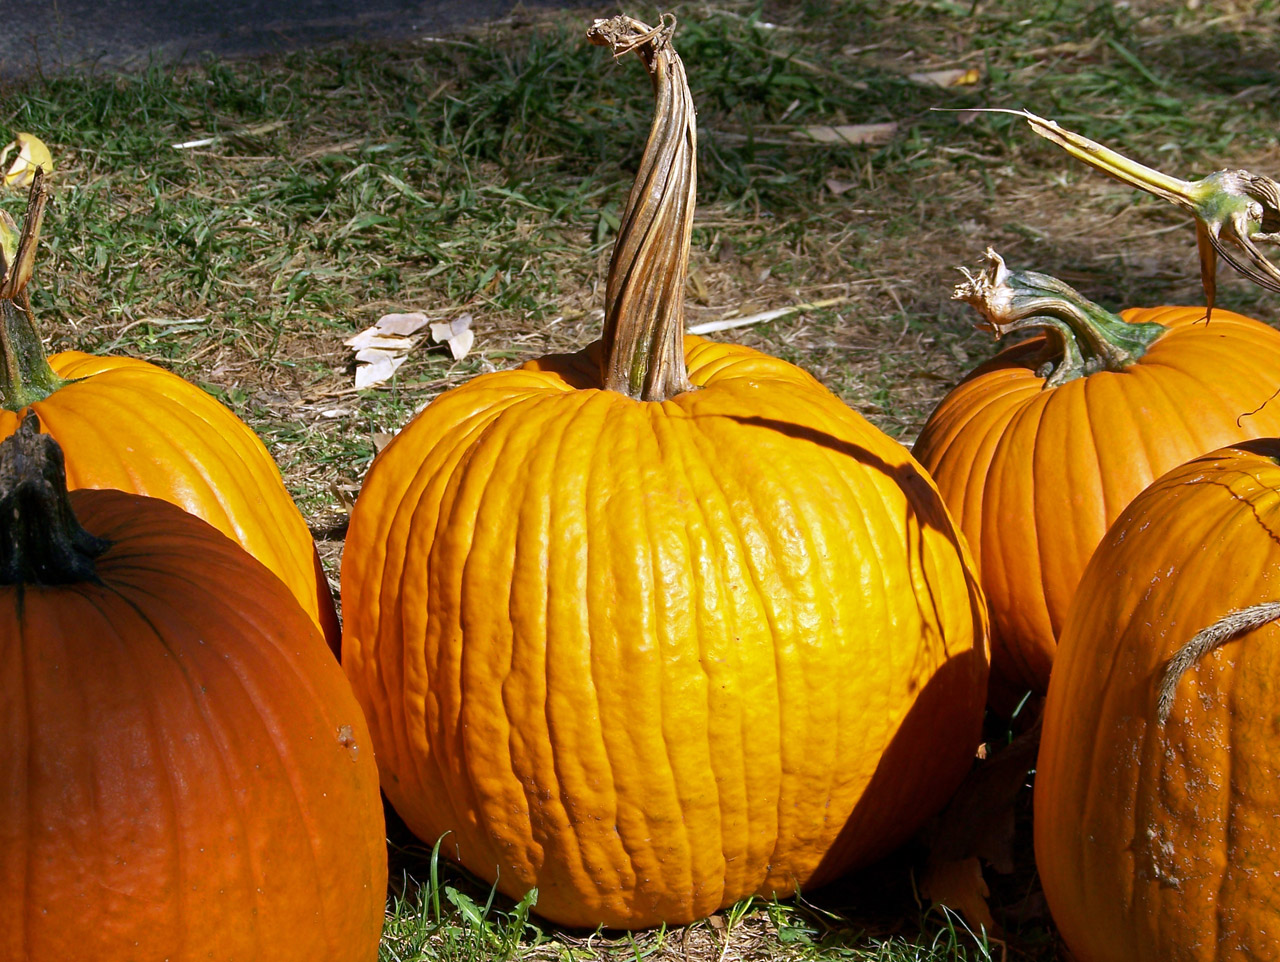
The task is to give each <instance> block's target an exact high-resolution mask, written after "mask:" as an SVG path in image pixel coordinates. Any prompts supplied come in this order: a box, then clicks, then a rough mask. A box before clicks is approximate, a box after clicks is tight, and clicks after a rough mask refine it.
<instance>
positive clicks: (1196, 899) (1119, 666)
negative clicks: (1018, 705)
mask: <svg viewBox="0 0 1280 962" xmlns="http://www.w3.org/2000/svg"><path fill="white" fill-rule="evenodd" d="M1217 322H1218V311H1216V310H1215V311H1214V320H1213V323H1214V324H1217ZM1278 464H1280V440H1277V439H1274V438H1269V439H1265V440H1261V441H1251V442H1246V443H1245V444H1242V445H1238V446H1236V447H1233V448H1229V449H1223V450H1219V451H1216V452H1213V453H1212V454H1210V455H1207V456H1203V457H1200V458H1198V459H1196V460H1194V461H1192V462H1190V463H1188V464H1186V465H1183V466H1180V467H1178V468H1176V469H1174V470H1173V471H1171V472H1169V473H1168V474H1166V475H1164V476H1163V477H1162V478H1160V479H1159V480H1158V481H1157V482H1156V483H1154V484H1153V485H1152V486H1151V487H1149V488H1148V489H1147V490H1146V491H1144V492H1143V493H1142V494H1141V495H1140V496H1139V497H1137V498H1136V499H1135V500H1134V501H1133V503H1132V504H1130V505H1129V507H1128V508H1127V509H1126V510H1125V511H1124V512H1123V513H1122V515H1121V517H1120V518H1119V520H1117V522H1116V523H1115V525H1113V526H1112V528H1111V529H1110V531H1108V533H1107V534H1106V537H1105V538H1104V540H1103V541H1102V543H1101V544H1100V545H1099V547H1098V550H1097V553H1096V554H1095V555H1094V557H1093V560H1092V561H1091V562H1090V563H1089V566H1088V569H1087V570H1086V572H1085V574H1084V577H1083V579H1082V581H1081V583H1080V590H1079V592H1078V594H1077V600H1076V602H1075V604H1074V605H1072V607H1071V611H1070V614H1069V616H1068V618H1067V622H1066V625H1065V627H1064V629H1063V633H1062V642H1061V647H1060V649H1059V653H1058V660H1057V664H1056V665H1055V667H1054V671H1053V678H1052V681H1051V682H1050V685H1049V694H1048V699H1047V701H1046V706H1045V715H1044V731H1043V740H1042V742H1041V747H1040V756H1039V762H1038V764H1037V774H1036V783H1035V849H1036V862H1037V865H1038V867H1039V872H1040V878H1041V881H1042V882H1043V885H1044V891H1045V895H1046V897H1047V898H1048V902H1049V907H1050V909H1051V910H1052V912H1053V917H1054V920H1055V921H1056V922H1057V924H1058V926H1059V928H1060V930H1061V932H1062V935H1063V937H1064V938H1065V940H1066V942H1067V944H1068V945H1069V946H1070V948H1071V951H1072V952H1073V953H1074V957H1075V958H1077V959H1078V960H1079V962H1112V960H1114V962H1121V960H1123V962H1157V960H1158V962H1192V960H1194V962H1209V960H1214V962H1225V960H1229V959H1230V960H1245V959H1274V958H1277V957H1280V888H1277V886H1276V878H1277V876H1278V875H1280V827H1278V826H1280V763H1278V762H1277V757H1276V752H1275V719H1276V717H1277V715H1278V714H1280V696H1278V694H1277V689H1276V684H1275V679H1276V677H1277V674H1280V626H1278V625H1276V624H1274V623H1273V624H1270V625H1267V626H1264V627H1261V628H1258V629H1256V630H1254V631H1251V632H1249V633H1247V634H1244V635H1242V636H1240V637H1239V638H1236V639H1235V640H1232V641H1229V642H1227V643H1226V644H1225V645H1223V646H1222V647H1221V648H1219V649H1217V650H1216V651H1214V652H1212V653H1210V654H1208V655H1207V656H1205V657H1204V658H1203V659H1201V660H1200V661H1199V662H1198V663H1197V664H1195V665H1194V666H1193V667H1192V668H1191V669H1190V670H1188V671H1187V673H1186V674H1185V675H1184V676H1183V677H1182V678H1181V680H1180V681H1179V682H1178V684H1177V687H1176V689H1175V697H1174V701H1173V703H1172V710H1171V713H1170V716H1169V718H1168V720H1167V721H1165V722H1164V723H1163V724H1160V723H1159V722H1158V720H1157V715H1156V703H1157V698H1156V695H1157V684H1158V682H1159V681H1160V679H1161V676H1162V675H1163V673H1164V671H1165V666H1166V664H1167V663H1168V661H1169V659H1170V657H1171V656H1172V655H1173V653H1174V652H1175V651H1177V650H1178V649H1179V648H1180V647H1181V646H1182V645H1183V644H1184V643H1186V642H1187V641H1189V640H1190V638H1191V637H1192V636H1193V635H1195V634H1196V633H1197V632H1199V631H1200V630H1201V629H1203V628H1205V627H1207V626H1209V625H1211V624H1213V623H1214V622H1217V621H1218V620H1219V619H1221V618H1223V616H1225V615H1227V614H1228V613H1230V612H1232V611H1234V610H1237V609H1241V608H1246V607H1249V606H1251V605H1255V604H1258V603H1260V602H1273V601H1276V600H1280V537H1278V536H1280V466H1278Z"/></svg>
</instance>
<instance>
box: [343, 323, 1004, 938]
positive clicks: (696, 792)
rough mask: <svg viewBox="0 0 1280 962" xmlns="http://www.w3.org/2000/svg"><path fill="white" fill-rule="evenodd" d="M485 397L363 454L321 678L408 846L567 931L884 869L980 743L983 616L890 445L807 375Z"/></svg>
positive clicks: (445, 408) (786, 369) (524, 389)
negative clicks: (340, 672)
mask: <svg viewBox="0 0 1280 962" xmlns="http://www.w3.org/2000/svg"><path fill="white" fill-rule="evenodd" d="M684 354H685V363H686V365H687V368H688V376H689V379H690V381H691V382H692V383H693V385H694V388H695V389H694V390H690V391H686V392H684V393H681V394H678V395H676V396H675V397H673V398H671V399H669V400H666V401H661V402H645V401H638V400H634V399H632V398H630V397H627V396H625V395H623V394H620V393H617V392H615V391H608V390H601V389H599V386H598V385H599V381H600V376H601V375H600V370H601V359H600V351H599V344H598V343H597V344H596V345H593V346H592V348H590V349H588V350H587V351H584V352H582V353H579V354H574V355H567V356H564V355H562V356H553V357H547V358H543V359H540V360H537V361H533V362H530V363H528V364H526V365H524V366H523V367H522V368H520V369H518V370H513V371H505V372H498V373H492V374H486V375H482V376H479V377H477V378H475V379H473V380H472V381H470V382H468V383H466V384H464V385H462V386H461V387H458V388H455V389H453V390H451V391H449V392H447V393H445V394H443V395H442V396H440V397H439V398H437V399H436V400H435V401H433V402H432V403H431V404H430V405H429V406H428V407H427V408H426V409H425V410H424V411H423V412H422V413H421V414H420V415H419V416H418V417H417V418H416V419H415V420H413V421H412V422H411V423H410V424H409V425H408V426H407V427H406V428H405V429H404V430H403V431H402V432H401V433H400V434H399V435H398V436H397V437H396V438H395V440H393V441H392V443H391V444H390V445H388V446H387V447H386V448H385V449H384V450H383V451H382V452H381V453H380V454H379V456H378V457H377V459H376V461H375V462H374V464H373V466H372V468H371V469H370V471H369V474H368V476H367V478H366V480H365V483H364V486H363V488H362V491H361V493H360V496H359V498H358V500H357V503H356V506H355V508H354V510H353V511H352V514H351V524H350V529H349V532H348V536H347V542H346V547H345V551H344V556H343V567H342V591H343V598H344V604H345V609H346V612H347V614H346V621H345V630H344V636H343V653H342V660H343V664H344V667H345V669H346V671H347V673H348V676H349V677H350V679H351V682H352V686H353V688H354V689H355V692H356V697H357V698H358V699H359V700H360V702H361V704H362V706H363V707H364V709H365V712H366V716H367V717H368V719H369V723H370V730H371V733H372V736H373V739H374V746H375V751H376V755H377V759H378V765H379V768H380V769H381V772H382V781H383V789H384V791H385V793H386V794H387V796H388V798H389V799H390V801H391V802H392V804H393V805H394V806H395V809H396V811H397V812H398V813H399V814H400V816H401V817H402V818H403V819H404V820H405V822H406V823H407V824H408V826H409V827H410V828H411V829H412V830H413V831H414V832H415V833H416V834H417V835H418V836H419V837H421V838H423V839H426V840H434V839H436V838H438V837H440V836H441V835H442V834H444V833H445V832H448V833H450V834H449V835H448V836H447V837H446V838H445V840H444V850H445V851H446V852H447V853H448V854H449V855H450V856H451V857H456V858H458V859H459V860H460V861H461V862H462V863H463V864H464V865H465V866H467V867H468V868H469V869H470V870H471V871H473V872H474V873H476V874H478V875H480V876H481V877H483V878H485V879H487V880H489V881H493V880H495V879H496V882H497V885H498V887H499V888H500V889H501V890H502V891H503V892H505V893H506V894H508V895H510V896H512V897H513V898H519V897H520V896H522V895H523V894H524V893H525V892H526V891H527V890H528V889H530V888H532V887H534V886H536V887H537V889H538V901H537V905H536V911H537V912H539V913H540V914H542V915H544V916H545V917H547V918H549V919H552V920H553V921H556V922H559V923H562V924H566V925H573V926H589V927H595V926H598V925H604V926H607V927H626V928H636V927H641V926H647V925H652V924H656V923H659V922H666V923H668V924H683V923H686V922H689V921H691V920H694V919H697V918H700V917H703V916H706V915H708V914H709V913H711V912H713V911H715V910H716V909H718V908H720V907H723V906H726V905H728V904H731V903H732V902H734V901H736V900H738V899H740V898H743V897H745V896H747V895H750V894H752V893H760V894H763V895H766V896H771V895H774V894H777V895H779V896H781V895H786V894H788V893H790V892H792V891H793V890H794V889H795V888H796V886H797V885H799V886H801V887H804V888H812V887H814V886H816V885H820V884H822V883H823V882H825V881H827V880H829V879H831V878H833V877H834V876H836V875H838V874H840V873H841V872H842V871H844V870H845V869H847V868H849V867H851V866H854V865H857V864H862V863H865V862H868V861H870V860H871V859H874V858H875V857H877V856H879V855H881V854H883V853H885V852H887V851H888V850H890V849H892V848H893V847H894V846H895V845H897V844H898V843H900V842H901V841H903V840H904V839H905V838H906V837H907V836H909V835H910V834H911V833H912V832H914V831H915V830H916V829H917V828H918V827H919V826H920V824H921V823H922V822H923V821H924V820H925V819H927V818H928V817H929V816H930V815H932V814H933V813H935V812H936V811H937V810H938V809H939V808H941V806H942V805H943V804H944V803H945V802H946V800H947V798H948V797H949V795H950V793H951V792H952V791H953V790H954V788H955V787H956V785H957V784H958V783H959V781H960V780H961V778H962V777H963V776H964V774H965V773H966V772H967V770H968V769H969V766H970V762H971V760H972V758H973V754H974V749H975V748H976V746H977V743H978V740H979V735H980V727H981V721H982V714H983V702H984V699H985V678H986V670H987V655H986V646H985V623H984V617H985V609H984V605H983V602H982V599H981V596H980V593H979V591H978V589H977V586H976V582H975V579H974V577H973V575H972V573H971V570H970V564H969V560H968V557H967V553H966V551H965V549H964V547H963V546H962V543H961V541H960V539H959V538H958V537H957V535H956V533H955V531H954V528H953V526H952V524H951V521H950V519H949V517H948V515H947V512H946V509H945V506H944V505H943V503H942V501H941V499H940V498H939V497H938V494H937V492H936V490H935V488H934V487H933V485H932V484H931V482H930V481H929V479H928V478H927V476H926V475H925V474H924V472H922V471H921V470H920V468H919V467H918V465H917V464H916V463H915V462H914V461H913V460H912V459H911V456H910V455H909V454H908V452H907V451H906V450H905V449H904V448H902V446H901V445H899V444H898V443H897V442H895V441H892V440H891V439H889V438H888V437H887V436H885V435H883V434H882V433H881V432H879V431H877V430H876V429H875V428H873V427H872V426H871V425H869V424H868V423H867V422H866V421H865V420H864V419H863V418H861V417H860V416H859V415H857V414H856V413H854V412H853V411H852V410H850V409H849V408H848V407H847V406H845V405H844V404H843V403H842V402H841V401H839V399H837V398H836V397H835V396H834V395H832V394H831V393H830V392H829V391H827V390H826V389H825V388H823V387H822V386H821V385H820V384H819V383H818V382H817V381H815V380H814V379H813V378H812V377H811V376H809V375H808V374H805V373H804V372H803V371H801V370H799V369H798V368H795V367H793V366H792V365H790V364H787V363H786V362H783V361H780V360H777V359H775V358H771V357H768V356H766V355H763V354H760V353H758V352H755V351H752V350H750V349H747V348H743V347H736V346H732V345H725V344H716V343H712V342H709V341H704V340H702V339H700V338H696V337H687V338H685V340H684Z"/></svg>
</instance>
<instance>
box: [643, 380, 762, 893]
mask: <svg viewBox="0 0 1280 962" xmlns="http://www.w3.org/2000/svg"><path fill="white" fill-rule="evenodd" d="M690 367H692V365H690ZM690 374H691V379H692V375H693V371H692V370H691V371H690ZM695 383H696V381H695ZM649 413H650V418H649V421H650V423H651V425H654V430H655V432H656V431H657V430H658V426H659V425H660V426H661V429H662V430H663V431H664V432H666V433H668V434H669V435H670V436H669V437H668V438H667V441H666V443H665V444H662V447H663V450H664V458H663V465H664V467H666V468H667V469H668V470H667V471H666V474H667V476H668V477H670V476H671V470H670V469H671V468H672V467H674V468H675V469H676V470H678V472H679V479H680V485H681V487H682V488H683V489H684V490H686V491H687V492H688V493H689V495H690V498H689V505H690V508H691V510H692V512H693V515H692V517H686V519H685V524H684V529H685V542H686V545H685V546H686V548H687V553H688V556H687V561H688V563H689V567H690V570H696V571H698V572H699V574H702V575H704V576H703V577H698V578H693V579H691V582H692V583H691V586H690V589H691V590H690V594H691V596H692V601H693V604H692V608H693V611H694V612H695V613H696V615H697V621H698V624H699V630H698V631H697V641H698V667H699V668H700V670H701V672H702V676H703V680H704V693H705V698H704V700H703V708H704V711H705V715H706V723H707V749H708V756H709V757H708V760H707V762H708V766H709V769H710V772H711V778H710V781H711V784H712V786H713V787H714V794H715V798H714V802H713V803H712V804H709V805H708V809H709V810H710V811H712V812H714V813H715V814H716V823H717V824H716V827H717V834H718V837H719V839H720V841H719V847H718V854H717V860H718V865H719V870H718V872H716V873H713V874H712V875H711V876H710V877H708V878H707V879H706V880H705V882H706V883H710V884H713V885H717V886H718V889H717V891H716V892H715V895H714V897H708V898H707V899H706V901H707V902H709V903H710V902H714V903H715V906H719V905H720V903H721V901H722V900H723V898H724V894H725V892H726V891H733V892H734V893H737V892H739V891H743V892H746V891H750V890H751V888H754V884H751V885H750V887H749V888H747V887H744V885H745V884H746V883H747V882H748V880H747V878H746V876H745V875H744V876H742V877H740V878H737V877H735V874H734V872H733V871H732V866H731V864H730V863H731V862H739V863H740V864H741V866H742V868H743V869H745V870H751V869H752V865H751V859H750V854H751V853H750V838H751V832H752V819H751V818H750V812H749V811H748V810H747V808H746V807H745V806H742V805H741V800H742V799H745V798H747V797H749V794H750V793H749V792H748V790H747V784H746V772H745V766H743V767H742V769H740V770H735V771H733V772H732V773H730V772H729V771H727V770H726V769H725V767H724V765H725V764H726V763H727V762H729V761H731V760H732V759H734V758H735V757H738V758H740V757H741V751H740V750H739V751H736V752H734V751H730V752H720V751H717V748H718V747H719V743H720V742H722V740H723V738H722V736H721V735H720V734H718V732H717V726H716V721H717V719H718V718H719V717H720V716H721V715H722V714H723V710H721V709H717V707H716V704H715V701H714V700H713V694H714V687H715V685H716V676H715V674H714V673H713V671H712V670H711V669H710V668H709V663H710V662H711V660H712V657H713V656H712V654H711V652H710V650H709V644H710V642H711V639H710V638H709V637H708V635H709V632H707V631H705V630H702V629H701V626H702V625H703V624H705V615H706V613H707V610H708V604H707V599H708V598H710V599H711V608H712V609H713V610H720V611H724V612H725V615H724V622H725V624H724V631H725V633H726V634H727V633H728V632H730V631H732V630H734V629H735V628H736V618H735V617H734V616H733V612H732V610H731V606H732V603H731V601H730V600H729V594H730V592H729V589H728V585H727V584H726V583H725V566H726V565H727V564H729V563H730V557H731V554H732V552H731V551H726V549H725V546H724V545H717V544H716V543H715V542H716V539H715V537H714V536H713V534H712V532H714V531H724V532H725V533H726V535H727V534H728V531H727V529H726V525H725V524H723V523H721V524H717V523H715V522H714V521H713V519H712V517H711V515H710V514H709V507H710V506H709V504H708V503H707V502H708V500H709V499H710V498H711V497H712V496H713V495H714V496H715V497H716V499H717V501H719V502H720V504H719V507H718V512H717V513H718V514H721V515H722V516H723V515H728V514H729V512H728V510H727V507H728V506H727V505H726V504H724V503H723V502H724V492H723V489H722V487H721V485H720V484H719V481H718V479H716V478H715V477H714V472H713V471H710V470H707V471H706V476H705V477H702V478H699V477H698V468H699V466H700V465H701V466H703V467H704V468H705V467H706V466H707V465H708V462H707V460H706V458H705V457H703V456H701V454H700V456H699V457H697V458H691V457H689V456H688V455H687V454H686V452H687V451H688V450H689V449H690V447H692V446H693V445H696V444H697V442H698V440H699V439H701V437H702V432H701V430H700V427H699V425H698V423H697V421H696V417H697V415H696V414H695V413H694V412H693V411H691V410H688V409H687V408H686V407H685V406H684V405H680V404H677V403H676V402H674V401H672V402H667V403H666V404H664V405H663V407H662V408H658V409H650V412H649ZM691 521H692V522H694V531H693V533H692V534H691V533H690V530H689V529H690V522H691ZM737 550H738V551H740V550H741V540H740V537H739V539H738V548H737ZM708 574H709V575H710V577H711V579H712V581H713V587H712V590H711V591H710V592H708V591H707V588H706V581H707V579H706V577H705V575H708ZM733 654H734V656H735V657H736V655H737V652H736V651H734V652H733ZM733 715H734V718H735V720H736V726H734V727H735V728H736V745H735V746H734V747H735V748H737V747H739V746H742V745H745V744H747V742H748V739H747V733H746V730H745V728H744V724H745V719H744V717H743V711H742V702H741V694H740V693H739V692H736V691H735V692H734V695H733ZM730 774H732V775H734V776H736V777H735V778H734V781H735V782H736V783H737V784H738V785H740V787H741V795H738V794H737V793H736V792H734V793H730V794H729V795H728V796H727V795H726V791H725V783H726V782H728V781H729V777H730ZM726 798H731V799H732V801H731V802H727V801H726ZM726 804H733V806H734V808H736V809H737V810H738V811H739V813H740V814H741V821H742V830H741V832H740V837H739V838H737V839H734V840H732V841H731V840H730V839H729V837H728V836H727V835H726V832H727V831H728V829H729V827H730V824H729V823H730V822H731V819H727V818H726V817H725V812H724V808H725V805H726ZM686 814H688V813H686ZM688 821H689V819H686V823H687V822H688ZM730 852H735V853H739V854H737V855H735V856H733V857H732V858H731V856H730ZM717 875H718V876H719V880H718V881H717V879H716V876H717ZM712 911H714V906H713V908H712Z"/></svg>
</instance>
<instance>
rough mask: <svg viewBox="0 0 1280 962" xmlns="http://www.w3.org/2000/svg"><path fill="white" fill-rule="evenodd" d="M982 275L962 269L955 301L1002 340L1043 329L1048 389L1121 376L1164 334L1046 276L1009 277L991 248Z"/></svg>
mask: <svg viewBox="0 0 1280 962" xmlns="http://www.w3.org/2000/svg"><path fill="white" fill-rule="evenodd" d="M986 261H987V262H986V265H985V267H984V268H983V270H982V271H981V272H980V273H978V274H973V273H970V272H969V271H968V270H965V269H964V268H961V271H962V272H963V273H964V276H965V281H964V283H962V284H958V285H957V286H956V289H955V291H954V293H953V294H952V295H951V297H952V300H957V301H964V302H966V303H967V304H971V305H973V307H975V308H976V309H977V310H978V313H980V314H981V315H982V317H983V320H984V322H985V323H984V324H983V325H982V326H984V327H987V328H989V329H990V330H992V331H994V332H995V333H996V336H997V337H1004V336H1005V335H1006V334H1010V333H1012V332H1013V331H1020V330H1025V329H1027V328H1032V327H1039V328H1043V329H1044V332H1045V334H1046V336H1047V337H1048V339H1049V343H1050V347H1051V350H1050V351H1049V352H1048V357H1047V360H1048V363H1049V370H1048V371H1047V372H1046V374H1045V375H1044V376H1045V377H1046V380H1045V385H1044V386H1045V387H1046V388H1051V387H1058V386H1059V385H1062V384H1065V383H1066V382H1068V381H1073V380H1075V379H1076V378H1078V377H1085V376H1087V375H1089V374H1094V373H1096V372H1098V371H1122V370H1124V369H1125V368H1126V367H1128V366H1129V365H1130V364H1132V363H1133V362H1134V361H1136V360H1137V359H1138V358H1140V357H1142V355H1143V354H1145V353H1146V351H1147V348H1148V347H1149V346H1150V345H1151V343H1152V342H1153V341H1155V340H1156V339H1157V338H1159V337H1160V336H1161V335H1162V334H1164V333H1165V330H1166V328H1165V327H1164V326H1163V325H1161V324H1151V323H1148V324H1129V323H1127V322H1126V321H1124V320H1122V319H1121V318H1119V317H1117V316H1116V315H1114V314H1112V313H1111V312H1110V311H1107V310H1105V309H1104V308H1102V307H1100V306H1099V305H1097V304H1095V303H1094V302H1093V301H1091V300H1089V299H1088V298H1087V297H1085V296H1084V295H1083V294H1081V293H1080V292H1079V291H1077V290H1075V289H1074V288H1073V287H1071V286H1069V285H1067V284H1064V283H1062V281H1060V280H1058V279H1057V278H1056V277H1050V276H1049V275H1048V274H1038V273H1036V272H1034V271H1011V270H1009V269H1008V268H1007V267H1006V266H1005V263H1004V258H1002V257H1001V256H1000V255H999V254H997V253H996V252H995V251H994V250H992V249H991V248H990V247H988V248H987V252H986Z"/></svg>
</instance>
